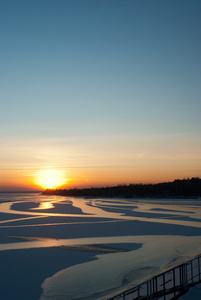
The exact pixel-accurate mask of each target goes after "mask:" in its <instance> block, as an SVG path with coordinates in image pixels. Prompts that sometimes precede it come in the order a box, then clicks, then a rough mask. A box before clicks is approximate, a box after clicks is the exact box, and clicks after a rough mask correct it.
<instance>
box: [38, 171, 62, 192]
mask: <svg viewBox="0 0 201 300" xmlns="http://www.w3.org/2000/svg"><path fill="white" fill-rule="evenodd" d="M67 182H68V179H67V178H66V174H65V172H64V171H61V170H54V169H47V170H41V171H38V172H37V173H36V174H35V179H34V184H35V185H37V186H39V187H41V188H43V189H47V188H49V189H55V188H59V187H62V186H63V185H66V184H67Z"/></svg>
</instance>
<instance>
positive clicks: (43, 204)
mask: <svg viewBox="0 0 201 300" xmlns="http://www.w3.org/2000/svg"><path fill="white" fill-rule="evenodd" d="M54 207H55V206H54V204H53V203H52V202H41V203H40V205H39V206H38V207H34V208H31V209H32V210H37V209H40V210H42V209H51V208H54Z"/></svg>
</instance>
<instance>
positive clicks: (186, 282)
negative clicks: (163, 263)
mask: <svg viewBox="0 0 201 300" xmlns="http://www.w3.org/2000/svg"><path fill="white" fill-rule="evenodd" d="M200 281H201V255H199V256H196V257H195V258H193V259H191V260H189V261H187V262H185V263H183V264H180V265H177V266H176V267H174V268H172V269H170V270H168V271H166V272H164V273H161V274H159V275H157V276H154V277H153V278H151V279H149V280H147V281H145V282H142V283H141V284H139V285H137V286H134V287H133V288H130V289H128V290H126V291H124V292H122V293H120V294H117V295H115V296H113V297H111V298H108V300H170V299H177V297H178V296H180V295H181V294H183V293H185V292H186V291H187V290H188V289H189V288H190V287H192V286H194V285H195V284H197V283H199V282H200Z"/></svg>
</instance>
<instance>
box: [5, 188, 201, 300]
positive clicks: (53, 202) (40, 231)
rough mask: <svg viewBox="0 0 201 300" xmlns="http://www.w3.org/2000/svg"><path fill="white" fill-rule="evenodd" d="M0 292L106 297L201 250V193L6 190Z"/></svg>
mask: <svg viewBox="0 0 201 300" xmlns="http://www.w3.org/2000/svg"><path fill="white" fill-rule="evenodd" d="M0 239H1V240H0V261H1V280H0V299H1V300H10V299H15V300H18V299H19V300H27V299H29V300H39V299H40V300H50V299H51V300H67V299H69V300H75V299H77V300H78V299H79V300H84V299H85V300H90V299H91V300H95V299H99V300H100V299H107V298H109V297H110V296H112V295H114V294H115V293H119V292H120V291H121V290H124V289H127V288H129V287H130V286H132V285H134V284H137V283H139V282H141V281H143V280H144V279H146V278H147V277H149V276H152V275H154V274H157V273H158V272H160V271H162V270H165V269H166V268H168V267H171V266H174V265H175V264H177V263H179V262H183V261H185V260H186V259H189V258H191V257H193V256H194V255H196V254H200V253H201V199H120V198H110V199H106V198H104V199H102V198H96V199H91V198H88V199H84V198H75V197H60V196H44V195H40V194H35V193H32V194H31V193H30V194H26V193H24V194H20V193H17V194H14V193H10V194H9V193H5V194H4V193H1V194H0Z"/></svg>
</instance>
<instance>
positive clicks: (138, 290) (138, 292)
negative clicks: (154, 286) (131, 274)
mask: <svg viewBox="0 0 201 300" xmlns="http://www.w3.org/2000/svg"><path fill="white" fill-rule="evenodd" d="M137 298H138V300H140V287H139V286H138V289H137Z"/></svg>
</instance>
